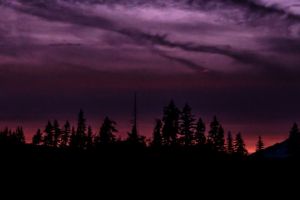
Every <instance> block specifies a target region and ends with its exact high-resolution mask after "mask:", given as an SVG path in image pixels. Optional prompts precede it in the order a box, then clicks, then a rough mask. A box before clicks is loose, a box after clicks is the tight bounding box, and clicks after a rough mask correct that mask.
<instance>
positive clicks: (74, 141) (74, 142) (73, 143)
mask: <svg viewBox="0 0 300 200" xmlns="http://www.w3.org/2000/svg"><path fill="white" fill-rule="evenodd" d="M77 144H78V142H77V137H76V131H75V127H74V126H72V131H71V136H70V143H69V146H70V148H71V149H76V148H77V146H78V145H77Z"/></svg>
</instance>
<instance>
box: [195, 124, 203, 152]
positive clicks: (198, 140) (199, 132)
mask: <svg viewBox="0 0 300 200" xmlns="http://www.w3.org/2000/svg"><path fill="white" fill-rule="evenodd" d="M195 140H196V144H197V146H200V147H204V145H205V143H206V137H205V124H204V123H203V121H202V119H201V118H199V120H198V122H197V124H196V133H195Z"/></svg>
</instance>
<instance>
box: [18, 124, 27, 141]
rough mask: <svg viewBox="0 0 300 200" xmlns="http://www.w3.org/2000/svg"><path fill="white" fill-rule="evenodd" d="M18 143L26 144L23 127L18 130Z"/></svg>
mask: <svg viewBox="0 0 300 200" xmlns="http://www.w3.org/2000/svg"><path fill="white" fill-rule="evenodd" d="M16 136H17V141H18V143H19V144H25V143H26V140H25V135H24V131H23V128H22V126H18V127H17V130H16Z"/></svg>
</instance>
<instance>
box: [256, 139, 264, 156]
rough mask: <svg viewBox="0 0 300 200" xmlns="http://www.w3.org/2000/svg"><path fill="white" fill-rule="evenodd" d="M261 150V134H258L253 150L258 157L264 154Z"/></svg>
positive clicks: (262, 145)
mask: <svg viewBox="0 0 300 200" xmlns="http://www.w3.org/2000/svg"><path fill="white" fill-rule="evenodd" d="M263 150H264V143H263V141H262V140H261V136H259V137H258V142H257V144H256V150H255V152H256V153H257V156H258V157H263V156H264V153H263Z"/></svg>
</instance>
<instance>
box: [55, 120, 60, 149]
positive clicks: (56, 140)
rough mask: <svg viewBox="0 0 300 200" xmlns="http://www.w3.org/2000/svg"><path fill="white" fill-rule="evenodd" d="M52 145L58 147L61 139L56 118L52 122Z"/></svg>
mask: <svg viewBox="0 0 300 200" xmlns="http://www.w3.org/2000/svg"><path fill="white" fill-rule="evenodd" d="M53 131H54V134H53V146H54V147H58V145H60V141H61V130H60V128H59V124H58V122H57V120H56V119H55V120H54V123H53Z"/></svg>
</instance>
